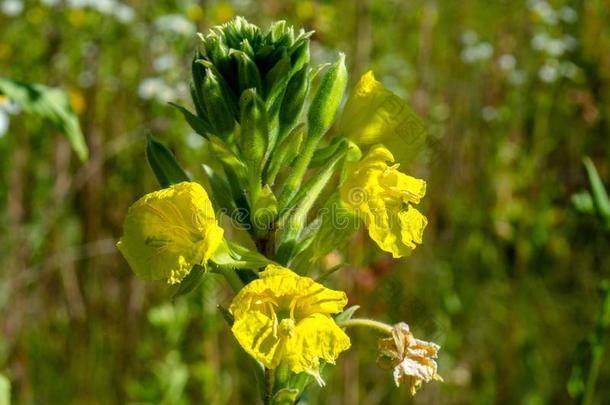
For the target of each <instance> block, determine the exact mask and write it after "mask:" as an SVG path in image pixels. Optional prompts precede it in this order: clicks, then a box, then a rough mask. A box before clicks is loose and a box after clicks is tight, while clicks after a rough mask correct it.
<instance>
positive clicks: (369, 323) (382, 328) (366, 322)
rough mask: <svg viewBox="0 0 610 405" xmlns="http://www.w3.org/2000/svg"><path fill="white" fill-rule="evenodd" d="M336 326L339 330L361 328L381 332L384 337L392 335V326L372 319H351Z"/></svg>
mask: <svg viewBox="0 0 610 405" xmlns="http://www.w3.org/2000/svg"><path fill="white" fill-rule="evenodd" d="M337 325H338V326H339V327H341V328H351V327H354V326H363V327H366V328H369V329H374V330H376V331H378V332H381V333H383V334H386V335H391V334H392V329H393V328H392V326H390V325H388V324H387V323H383V322H379V321H375V320H373V319H365V318H352V319H348V320H346V321H339V322H337Z"/></svg>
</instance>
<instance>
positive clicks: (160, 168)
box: [146, 136, 190, 188]
mask: <svg viewBox="0 0 610 405" xmlns="http://www.w3.org/2000/svg"><path fill="white" fill-rule="evenodd" d="M146 159H147V160H148V164H149V165H150V167H151V168H152V170H153V172H154V173H155V177H156V178H157V181H158V182H159V185H160V186H161V187H162V188H166V187H169V186H171V185H172V184H176V183H180V182H182V181H190V179H189V177H188V176H187V175H186V173H185V172H184V170H182V168H181V167H180V165H179V164H178V162H177V161H176V159H175V158H174V155H173V154H172V152H171V151H170V150H169V149H168V148H167V147H166V146H165V145H163V144H162V143H161V142H159V141H157V140H156V139H154V138H153V137H152V136H149V137H148V142H147V143H146Z"/></svg>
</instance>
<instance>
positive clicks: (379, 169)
mask: <svg viewBox="0 0 610 405" xmlns="http://www.w3.org/2000/svg"><path fill="white" fill-rule="evenodd" d="M393 161H394V156H393V155H392V153H390V151H389V150H388V149H387V148H386V147H384V146H383V145H375V146H373V147H372V148H371V150H370V151H369V152H368V153H367V155H366V156H365V157H364V158H363V159H362V160H361V161H360V162H358V163H357V164H356V165H355V167H354V168H353V169H352V170H351V171H350V172H349V173H348V176H347V178H346V180H345V181H344V183H343V184H342V185H341V188H340V192H341V201H342V202H343V203H344V204H345V205H347V206H348V207H351V208H352V209H354V210H355V211H356V212H357V213H358V214H359V215H360V217H362V219H363V220H364V222H365V224H366V226H367V227H368V231H369V236H370V237H371V239H373V240H374V241H375V242H377V244H378V245H379V247H380V248H381V249H382V250H384V251H386V252H390V253H392V256H393V257H395V258H397V257H403V256H406V255H408V254H410V253H411V251H412V250H413V249H415V247H416V243H422V235H423V231H424V228H425V227H426V224H427V223H428V221H427V219H426V217H424V216H423V215H422V214H421V213H420V212H419V211H417V210H416V209H415V208H414V207H413V206H412V204H418V203H419V201H420V199H421V198H422V197H423V196H424V194H425V193H426V182H424V181H423V180H420V179H416V178H414V177H411V176H407V175H406V174H403V173H401V172H399V171H398V166H399V165H398V164H396V165H393V166H388V164H387V162H393Z"/></svg>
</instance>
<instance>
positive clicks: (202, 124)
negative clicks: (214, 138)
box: [169, 102, 212, 138]
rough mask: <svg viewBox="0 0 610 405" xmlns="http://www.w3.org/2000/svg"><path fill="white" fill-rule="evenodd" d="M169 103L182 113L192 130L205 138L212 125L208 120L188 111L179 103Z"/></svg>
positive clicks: (210, 131)
mask: <svg viewBox="0 0 610 405" xmlns="http://www.w3.org/2000/svg"><path fill="white" fill-rule="evenodd" d="M169 104H170V105H171V106H172V107H176V108H177V109H178V110H179V111H180V112H181V113H182V115H183V116H184V119H186V122H188V124H189V125H190V127H191V128H193V130H194V131H195V132H197V133H198V134H199V135H201V136H203V137H204V138H207V137H208V134H209V133H212V126H211V125H210V123H209V122H207V121H205V119H204V118H202V117H198V116H196V115H195V114H193V113H192V112H190V111H189V110H187V109H186V108H184V107H182V106H181V105H179V104H176V103H172V102H170V103H169Z"/></svg>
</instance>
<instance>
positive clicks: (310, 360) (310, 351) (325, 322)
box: [282, 314, 351, 376]
mask: <svg viewBox="0 0 610 405" xmlns="http://www.w3.org/2000/svg"><path fill="white" fill-rule="evenodd" d="M350 346H351V343H350V339H349V337H348V336H347V335H346V334H345V332H343V330H342V329H341V328H340V327H338V326H337V324H336V323H335V321H334V320H333V319H332V318H331V317H330V316H328V315H324V314H313V315H311V316H309V317H307V318H305V319H303V320H302V321H300V322H299V323H298V324H297V325H296V328H295V331H294V334H293V335H292V336H291V337H290V338H289V339H288V341H287V342H286V345H285V347H284V353H283V356H282V357H283V361H285V362H286V364H287V365H288V367H289V368H290V370H291V371H293V372H295V373H300V372H303V371H306V372H308V373H310V374H312V375H314V376H316V375H319V368H320V360H324V361H325V362H327V363H331V364H334V363H335V360H336V359H337V357H339V354H341V352H343V351H345V350H347V349H349V347H350Z"/></svg>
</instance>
